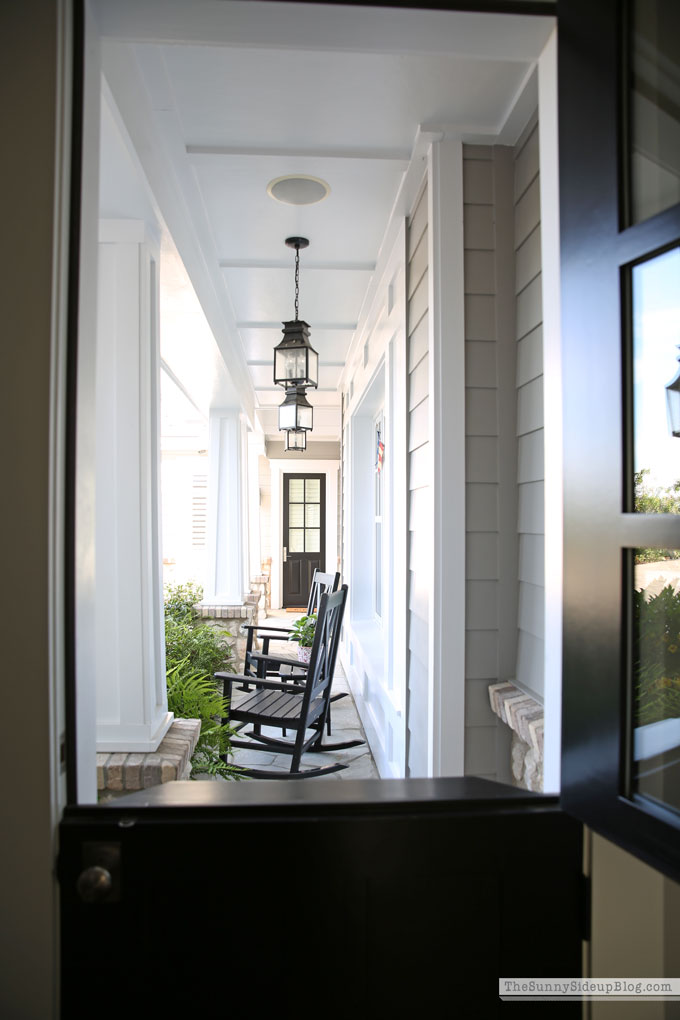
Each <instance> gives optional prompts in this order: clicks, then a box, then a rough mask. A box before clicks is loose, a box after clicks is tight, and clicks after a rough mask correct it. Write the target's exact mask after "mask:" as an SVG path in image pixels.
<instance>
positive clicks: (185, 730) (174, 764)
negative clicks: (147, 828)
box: [97, 719, 201, 801]
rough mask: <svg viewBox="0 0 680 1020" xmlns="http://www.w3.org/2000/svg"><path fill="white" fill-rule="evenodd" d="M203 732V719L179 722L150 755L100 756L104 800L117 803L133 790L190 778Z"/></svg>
mask: <svg viewBox="0 0 680 1020" xmlns="http://www.w3.org/2000/svg"><path fill="white" fill-rule="evenodd" d="M200 732H201V721H200V719H175V721H174V722H173V724H172V726H171V727H170V729H169V730H168V732H167V733H166V734H165V736H164V737H163V739H162V740H161V742H160V744H159V746H158V749H157V750H156V751H150V752H147V753H146V754H137V753H134V752H126V751H115V752H113V753H111V752H105V753H99V754H98V755H97V790H98V793H99V799H100V801H106V800H113V799H114V798H115V797H120V796H121V794H124V793H132V791H133V790H146V789H148V788H149V787H150V786H159V785H160V784H161V783H170V782H172V781H173V780H175V779H188V778H189V773H190V772H191V756H192V755H193V753H194V750H195V748H196V744H197V742H198V738H199V735H200Z"/></svg>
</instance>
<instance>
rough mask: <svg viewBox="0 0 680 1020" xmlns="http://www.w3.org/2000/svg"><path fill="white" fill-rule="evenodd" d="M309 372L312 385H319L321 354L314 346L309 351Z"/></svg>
mask: <svg viewBox="0 0 680 1020" xmlns="http://www.w3.org/2000/svg"><path fill="white" fill-rule="evenodd" d="M307 372H308V376H307V378H308V379H309V384H310V386H318V385H319V355H318V354H317V353H316V351H315V350H314V348H313V347H309V348H308V351H307Z"/></svg>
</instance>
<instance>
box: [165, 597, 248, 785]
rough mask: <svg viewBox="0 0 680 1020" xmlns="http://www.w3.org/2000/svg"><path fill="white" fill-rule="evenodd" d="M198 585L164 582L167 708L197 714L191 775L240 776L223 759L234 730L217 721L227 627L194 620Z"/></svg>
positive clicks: (221, 710)
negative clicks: (217, 675)
mask: <svg viewBox="0 0 680 1020" xmlns="http://www.w3.org/2000/svg"><path fill="white" fill-rule="evenodd" d="M202 597H203V590H202V589H201V587H200V586H199V585H196V584H194V583H193V582H189V583H188V584H177V585H168V586H167V587H166V589H165V663H166V681H167V686H168V710H169V711H170V712H174V713H175V716H176V717H177V718H178V719H200V721H201V733H200V736H199V738H198V743H197V745H196V750H195V751H194V754H193V757H192V759H191V766H192V775H199V774H201V773H208V774H209V775H213V776H214V775H220V776H223V777H224V778H225V779H239V778H240V773H239V772H238V769H236V768H235V767H234V766H233V765H228V764H227V763H226V762H224V761H223V760H222V755H228V754H229V753H230V752H231V736H232V735H233V732H234V731H233V730H232V729H231V727H230V726H227V725H225V724H223V723H222V718H223V717H224V716H225V715H226V708H227V703H226V701H225V699H224V698H223V696H222V693H221V691H220V689H219V687H218V685H217V682H216V681H215V679H214V676H213V674H214V673H217V672H224V671H228V672H232V673H233V672H234V650H233V647H232V646H231V645H230V644H229V642H228V641H227V638H229V637H231V635H230V634H229V633H228V631H220V630H216V629H214V628H213V627H210V626H208V625H207V624H196V622H195V621H196V611H195V609H194V606H195V605H196V603H197V602H200V601H201V598H202Z"/></svg>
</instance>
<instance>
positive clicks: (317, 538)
mask: <svg viewBox="0 0 680 1020" xmlns="http://www.w3.org/2000/svg"><path fill="white" fill-rule="evenodd" d="M296 551H297V550H296ZM305 552H308V553H318V552H321V532H320V531H319V529H318V528H307V529H306V531H305Z"/></svg>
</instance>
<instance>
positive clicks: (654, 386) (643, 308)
mask: <svg viewBox="0 0 680 1020" xmlns="http://www.w3.org/2000/svg"><path fill="white" fill-rule="evenodd" d="M632 298H633V309H632V311H633V323H632V336H633V447H634V455H633V461H634V470H635V496H634V509H635V510H636V511H637V512H638V513H678V512H680V481H679V480H680V376H678V362H677V356H678V345H680V248H673V249H671V251H667V252H664V253H663V254H662V255H657V256H656V257H654V258H651V259H648V260H647V261H645V262H640V263H638V265H636V266H633V269H632Z"/></svg>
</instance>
